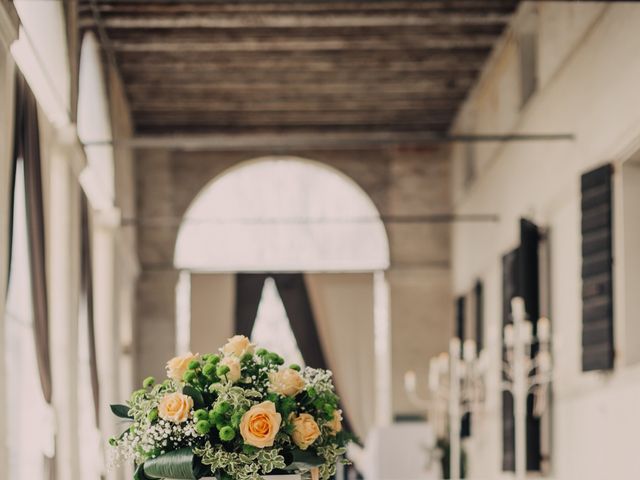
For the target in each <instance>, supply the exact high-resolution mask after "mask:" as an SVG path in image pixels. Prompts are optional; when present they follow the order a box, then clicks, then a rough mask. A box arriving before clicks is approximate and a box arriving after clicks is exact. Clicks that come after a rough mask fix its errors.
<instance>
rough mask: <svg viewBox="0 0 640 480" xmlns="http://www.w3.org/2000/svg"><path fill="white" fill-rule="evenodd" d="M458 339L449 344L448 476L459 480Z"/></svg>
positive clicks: (453, 339) (453, 479)
mask: <svg viewBox="0 0 640 480" xmlns="http://www.w3.org/2000/svg"><path fill="white" fill-rule="evenodd" d="M460 418H461V415H460V339H459V338H452V339H451V343H450V345H449V461H450V462H449V478H450V479H451V480H460Z"/></svg>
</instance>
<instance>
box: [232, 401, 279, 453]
mask: <svg viewBox="0 0 640 480" xmlns="http://www.w3.org/2000/svg"><path fill="white" fill-rule="evenodd" d="M281 422H282V416H281V415H280V414H279V413H278V412H276V406H275V404H274V403H273V402H270V401H265V402H262V403H259V404H257V405H254V406H253V407H251V408H250V409H249V411H247V412H246V413H245V414H244V415H243V416H242V419H241V420H240V434H241V435H242V438H243V439H244V443H246V444H247V445H252V446H254V447H258V448H264V447H271V446H273V441H274V439H275V438H276V434H277V433H278V431H279V430H280V423H281Z"/></svg>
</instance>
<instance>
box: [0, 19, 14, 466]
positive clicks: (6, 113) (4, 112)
mask: <svg viewBox="0 0 640 480" xmlns="http://www.w3.org/2000/svg"><path fill="white" fill-rule="evenodd" d="M0 13H1V12H0ZM0 28H2V26H1V25H0ZM0 37H2V38H0V40H2V41H0V105H2V108H0V346H4V331H5V328H4V307H5V294H6V291H7V280H8V275H9V269H8V268H7V265H8V260H9V255H8V254H9V248H8V247H9V235H8V234H9V214H10V212H9V206H10V204H11V203H10V194H11V191H12V189H11V188H10V182H11V180H12V176H11V174H10V172H11V165H12V150H13V112H14V108H13V105H14V83H15V82H14V79H15V65H14V63H13V60H12V59H11V55H10V54H9V48H8V44H6V43H5V42H4V40H5V36H4V35H0ZM6 40H9V39H8V38H7V39H6ZM0 349H2V348H0ZM4 357H5V356H4V355H0V372H3V373H4V372H5V358H4ZM2 377H3V378H4V375H3V376H2ZM5 388H6V386H5V382H4V380H3V381H2V382H0V398H1V399H2V400H4V398H5ZM6 425H7V424H6V409H4V408H0V436H2V438H6V428H7V427H6ZM7 460H8V454H7V449H6V442H4V441H3V442H1V443H0V477H1V478H6V475H7V474H8V473H7V472H6V471H5V469H6V468H7V465H8V461H7Z"/></svg>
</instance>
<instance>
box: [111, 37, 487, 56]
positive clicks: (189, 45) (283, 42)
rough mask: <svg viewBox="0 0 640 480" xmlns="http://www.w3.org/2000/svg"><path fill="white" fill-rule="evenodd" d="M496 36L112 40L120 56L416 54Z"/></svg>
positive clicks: (467, 45) (471, 45)
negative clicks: (148, 53) (227, 53)
mask: <svg viewBox="0 0 640 480" xmlns="http://www.w3.org/2000/svg"><path fill="white" fill-rule="evenodd" d="M495 40H496V37H495V36H494V35H475V36H464V37H451V38H442V37H438V36H434V37H427V36H420V37H416V38H407V39H384V38H375V37H370V38H361V37H358V38H353V39H348V38H339V37H335V38H321V39H313V40H309V39H305V38H295V39H291V38H280V39H275V38H259V37H256V38H248V37H243V38H241V39H237V40H235V41H233V40H220V41H211V40H209V39H208V38H207V39H206V40H205V39H192V40H176V41H169V40H167V39H163V38H156V39H148V38H145V39H143V40H133V39H129V40H112V41H111V47H112V48H113V49H114V51H116V52H211V51H216V52H242V51H247V52H271V51H294V52H295V51H340V52H345V51H351V50H353V51H376V50H382V51H395V50H400V51H405V52H406V51H412V50H424V49H431V50H435V49H442V50H449V49H470V48H491V47H492V46H493V44H494V42H495Z"/></svg>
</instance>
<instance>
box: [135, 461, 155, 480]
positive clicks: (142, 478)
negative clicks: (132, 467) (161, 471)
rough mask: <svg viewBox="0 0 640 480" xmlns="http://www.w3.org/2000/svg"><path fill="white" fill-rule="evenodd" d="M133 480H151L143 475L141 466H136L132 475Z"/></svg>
mask: <svg viewBox="0 0 640 480" xmlns="http://www.w3.org/2000/svg"><path fill="white" fill-rule="evenodd" d="M133 480H153V479H151V478H149V477H147V476H146V475H145V474H144V467H143V465H142V464H140V465H138V467H137V468H136V471H135V472H134V474H133Z"/></svg>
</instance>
